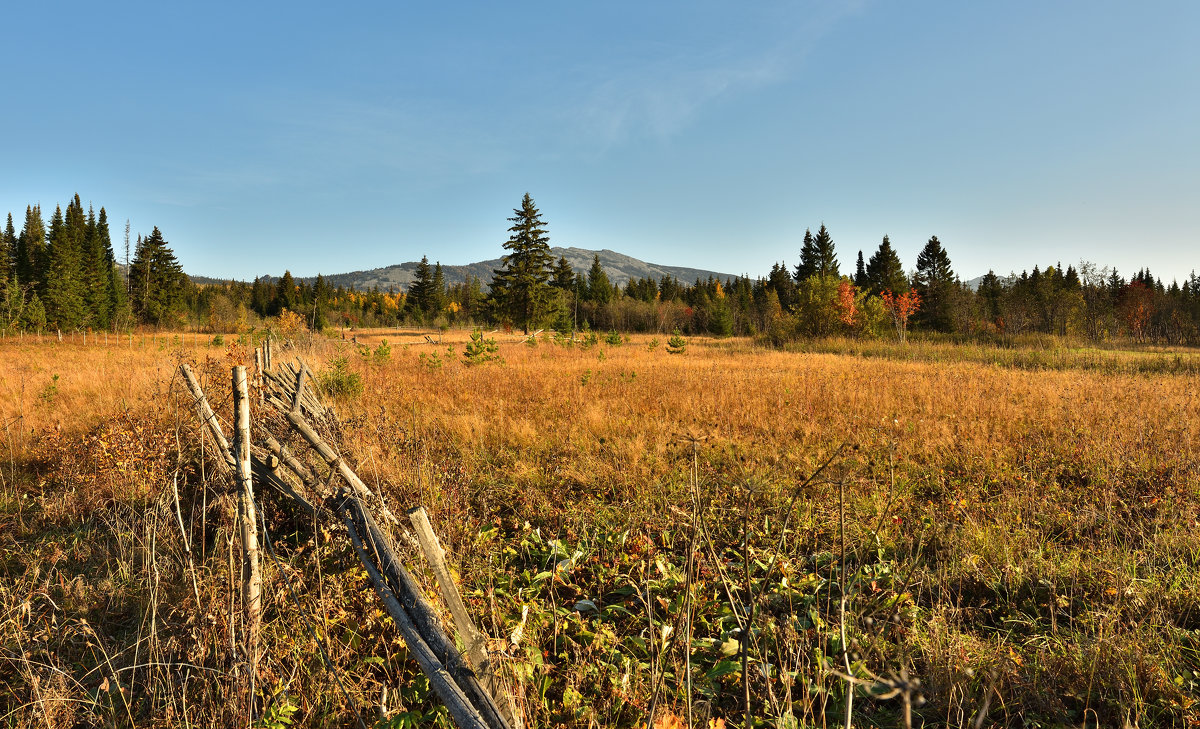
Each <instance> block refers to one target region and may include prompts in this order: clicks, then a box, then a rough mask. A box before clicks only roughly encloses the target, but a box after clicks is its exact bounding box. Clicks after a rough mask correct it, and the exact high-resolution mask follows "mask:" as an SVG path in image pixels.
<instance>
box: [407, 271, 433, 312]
mask: <svg viewBox="0 0 1200 729" xmlns="http://www.w3.org/2000/svg"><path fill="white" fill-rule="evenodd" d="M432 287H433V267H432V266H430V265H429V256H421V262H420V263H418V264H417V270H416V271H415V272H414V273H413V282H412V283H411V284H409V286H408V298H407V299H406V300H405V303H406V308H407V309H408V312H409V314H411V315H412V316H414V317H416V318H418V319H420V318H423V317H424V316H425V314H426V313H427V312H428V311H429V301H430V292H431V289H432Z"/></svg>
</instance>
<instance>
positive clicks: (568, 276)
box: [550, 256, 575, 291]
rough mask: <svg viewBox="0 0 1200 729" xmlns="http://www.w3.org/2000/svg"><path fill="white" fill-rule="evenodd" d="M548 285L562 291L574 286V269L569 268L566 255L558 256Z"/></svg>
mask: <svg viewBox="0 0 1200 729" xmlns="http://www.w3.org/2000/svg"><path fill="white" fill-rule="evenodd" d="M550 285H551V286H553V287H554V288H556V289H560V290H562V291H570V290H571V289H573V288H574V287H575V271H574V270H573V269H572V268H571V264H570V263H569V262H568V261H567V257H566V256H559V257H558V264H557V265H555V266H554V276H553V278H552V279H551V281H550Z"/></svg>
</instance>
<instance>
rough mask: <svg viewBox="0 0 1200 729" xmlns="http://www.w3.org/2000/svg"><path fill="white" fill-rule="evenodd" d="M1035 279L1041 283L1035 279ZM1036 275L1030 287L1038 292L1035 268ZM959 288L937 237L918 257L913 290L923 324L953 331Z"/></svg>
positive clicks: (1036, 272) (934, 237)
mask: <svg viewBox="0 0 1200 729" xmlns="http://www.w3.org/2000/svg"><path fill="white" fill-rule="evenodd" d="M1034 276H1036V277H1037V279H1038V280H1036V281H1035V280H1032V279H1033V278H1034ZM1034 276H1031V288H1032V289H1033V290H1035V291H1036V290H1038V288H1039V282H1040V274H1039V273H1038V270H1037V268H1036V267H1035V268H1034ZM956 285H957V281H956V277H955V275H954V270H953V269H952V268H951V267H950V256H949V255H947V254H946V249H945V248H943V247H942V244H941V241H939V240H938V239H937V236H936V235H935V236H933V237H931V238H930V239H929V242H928V243H926V244H925V247H924V248H923V249H922V250H921V252H920V253H919V254H918V255H917V274H916V276H915V277H914V279H913V288H915V289H916V290H917V293H919V294H920V296H921V310H920V312H919V313H918V315H917V316H918V320H919V321H920V322H921V323H922V324H924V325H925V326H928V327H930V328H933V329H936V330H938V331H949V330H950V329H951V325H952V312H951V306H952V297H953V295H954V287H955V286H956Z"/></svg>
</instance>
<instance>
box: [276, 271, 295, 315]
mask: <svg viewBox="0 0 1200 729" xmlns="http://www.w3.org/2000/svg"><path fill="white" fill-rule="evenodd" d="M297 303H298V302H297V300H296V279H295V278H293V277H292V272H291V271H288V270H285V271H284V272H283V276H282V277H281V278H280V279H279V283H278V284H276V285H275V306H276V313H279V312H281V311H283V310H284V309H287V310H288V311H295V310H296V304H297Z"/></svg>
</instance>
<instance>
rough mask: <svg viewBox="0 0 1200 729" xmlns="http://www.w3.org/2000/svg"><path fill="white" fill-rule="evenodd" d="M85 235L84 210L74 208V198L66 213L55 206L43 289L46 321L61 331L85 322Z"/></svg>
mask: <svg viewBox="0 0 1200 729" xmlns="http://www.w3.org/2000/svg"><path fill="white" fill-rule="evenodd" d="M77 200H78V196H76V201H77ZM86 234H87V223H86V221H85V219H84V217H83V210H81V209H79V208H77V207H76V204H75V201H72V202H71V203H68V204H67V212H66V214H65V215H64V214H63V210H62V207H61V206H57V207H55V209H54V217H53V218H52V219H51V220H50V234H49V236H47V237H48V238H49V240H48V244H47V247H48V249H49V267H48V268H47V271H46V281H45V283H44V284H43V286H42V290H43V291H44V292H45V299H44V301H43V304H44V305H45V307H46V320H47V322H49V323H50V324H53V325H54V326H55V327H57V328H58V329H60V330H62V329H68V330H71V329H77V328H78V327H80V326H82V325H83V324H84V323H85V321H84V319H85V313H86V310H85V302H84V284H83V266H82V257H83V239H84V237H85V236H86Z"/></svg>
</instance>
